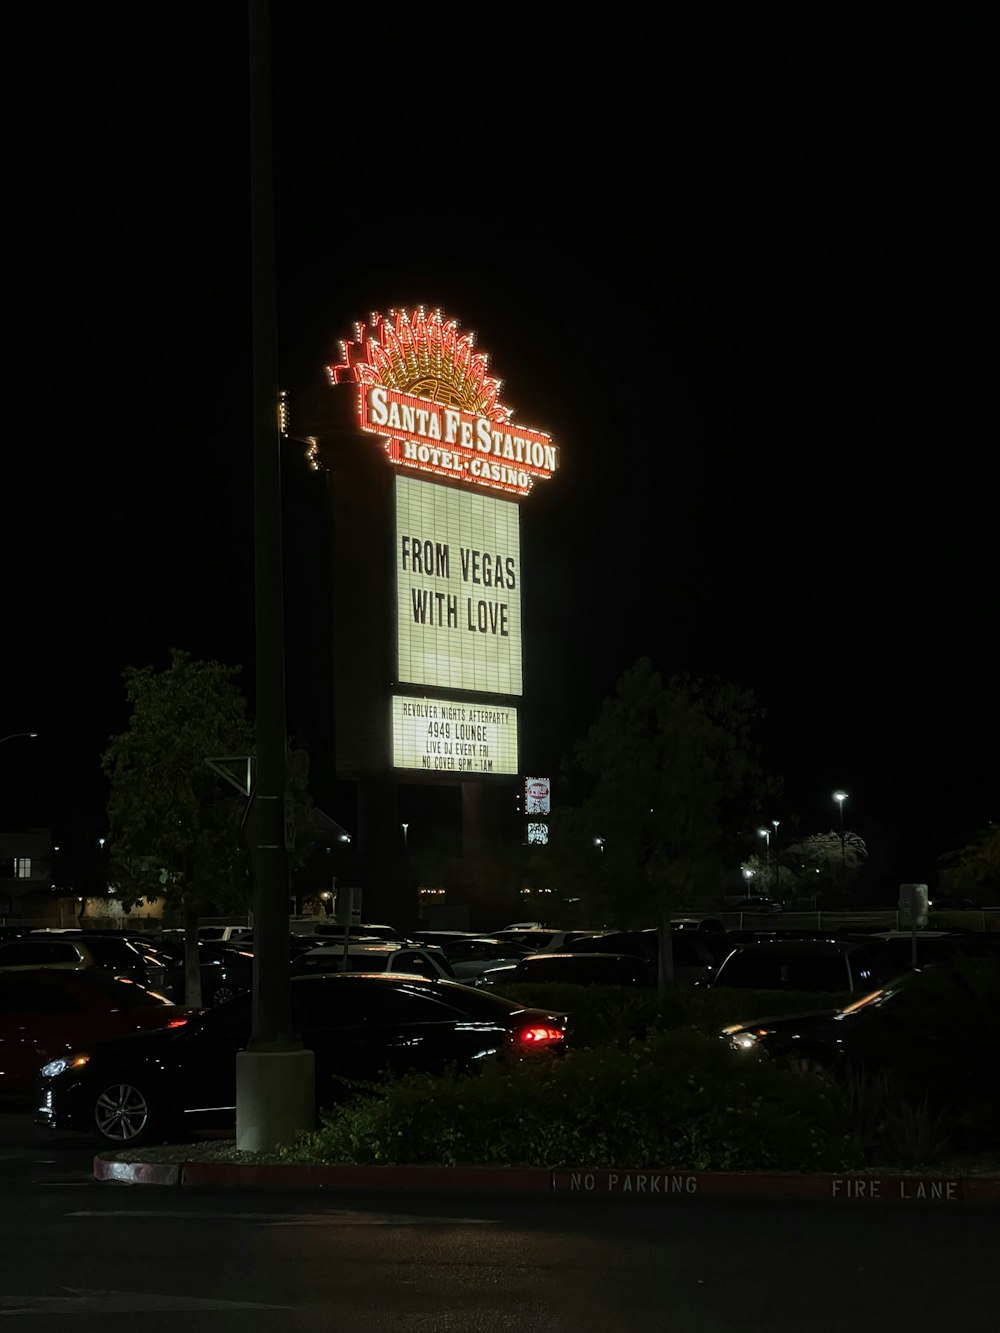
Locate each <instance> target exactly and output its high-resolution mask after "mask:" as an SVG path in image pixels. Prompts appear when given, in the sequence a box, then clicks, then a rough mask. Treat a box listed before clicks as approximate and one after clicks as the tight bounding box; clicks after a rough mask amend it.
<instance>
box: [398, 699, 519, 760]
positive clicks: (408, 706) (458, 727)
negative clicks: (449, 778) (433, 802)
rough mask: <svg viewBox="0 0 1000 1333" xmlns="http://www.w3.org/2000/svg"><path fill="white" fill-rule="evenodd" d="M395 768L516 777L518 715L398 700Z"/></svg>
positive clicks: (501, 710) (512, 711) (478, 706)
mask: <svg viewBox="0 0 1000 1333" xmlns="http://www.w3.org/2000/svg"><path fill="white" fill-rule="evenodd" d="M392 764H393V767H394V768H414V769H419V770H420V771H421V772H422V773H455V774H461V773H468V774H481V773H516V772H517V767H518V765H517V709H516V708H504V707H500V706H498V705H495V704H481V703H474V704H470V703H459V702H457V701H455V700H450V699H407V698H403V697H402V696H401V695H398V694H394V695H393V697H392Z"/></svg>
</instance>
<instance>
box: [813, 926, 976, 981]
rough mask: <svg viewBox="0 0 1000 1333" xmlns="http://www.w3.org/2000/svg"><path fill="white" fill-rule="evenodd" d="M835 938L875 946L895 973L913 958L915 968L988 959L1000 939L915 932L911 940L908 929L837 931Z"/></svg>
mask: <svg viewBox="0 0 1000 1333" xmlns="http://www.w3.org/2000/svg"><path fill="white" fill-rule="evenodd" d="M838 938H840V939H856V940H861V941H863V942H865V943H867V942H868V941H872V942H874V943H877V944H878V946H879V948H880V949H883V950H885V952H886V953H888V954H889V955H890V956H891V958H892V960H893V964H894V966H895V968H896V971H897V972H906V971H908V970H910V969H912V968H913V966H914V956H916V966H917V967H918V968H924V967H930V966H931V965H932V964H934V963H944V962H950V961H951V960H952V959H955V958H990V957H992V956H993V955H994V954H996V953H997V952H998V951H1000V936H998V937H991V936H988V935H982V934H977V933H975V932H973V931H968V932H966V931H949V930H918V931H917V933H916V937H915V938H914V935H913V932H912V931H909V930H880V931H875V932H872V931H864V932H861V931H853V930H848V931H843V932H838Z"/></svg>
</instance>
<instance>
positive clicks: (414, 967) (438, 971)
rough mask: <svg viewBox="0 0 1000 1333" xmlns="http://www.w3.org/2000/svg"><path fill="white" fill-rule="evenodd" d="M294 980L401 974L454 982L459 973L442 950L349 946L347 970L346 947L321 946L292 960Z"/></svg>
mask: <svg viewBox="0 0 1000 1333" xmlns="http://www.w3.org/2000/svg"><path fill="white" fill-rule="evenodd" d="M291 971H292V976H293V977H298V976H306V975H308V974H309V973H313V972H343V971H347V972H400V973H406V974H407V975H408V976H420V977H430V978H431V979H433V980H436V981H454V980H455V979H456V978H455V973H454V972H453V971H452V968H451V964H450V963H449V962H448V960H447V958H445V956H444V954H443V953H442V952H441V950H440V949H436V948H427V949H421V948H415V947H411V946H409V945H405V944H393V943H391V942H390V941H388V940H381V941H376V942H373V943H371V944H349V945H348V946H347V967H346V968H345V967H344V946H343V945H342V944H321V945H318V946H317V947H316V948H315V949H307V950H306V952H305V953H301V954H299V955H298V957H297V958H293V959H292V964H291Z"/></svg>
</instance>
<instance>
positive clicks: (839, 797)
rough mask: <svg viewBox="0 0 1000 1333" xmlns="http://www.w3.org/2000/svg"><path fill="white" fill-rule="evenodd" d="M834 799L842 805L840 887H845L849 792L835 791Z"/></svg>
mask: <svg viewBox="0 0 1000 1333" xmlns="http://www.w3.org/2000/svg"><path fill="white" fill-rule="evenodd" d="M833 799H834V800H835V801H836V802H837V804H838V805H839V806H840V887H841V889H843V887H844V884H845V882H846V879H847V855H846V852H845V848H844V802H845V801H846V800H847V792H846V791H835V792H834V793H833Z"/></svg>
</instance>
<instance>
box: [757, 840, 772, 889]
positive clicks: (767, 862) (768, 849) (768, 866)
mask: <svg viewBox="0 0 1000 1333" xmlns="http://www.w3.org/2000/svg"><path fill="white" fill-rule="evenodd" d="M757 832H758V834H759V835H760V836H761V837H762V838H763V839H764V848H765V853H764V864H765V868H766V873H765V877H764V878H765V883H766V882H767V880H769V879H770V878H771V830H770V829H769V828H759V829H758V830H757Z"/></svg>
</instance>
